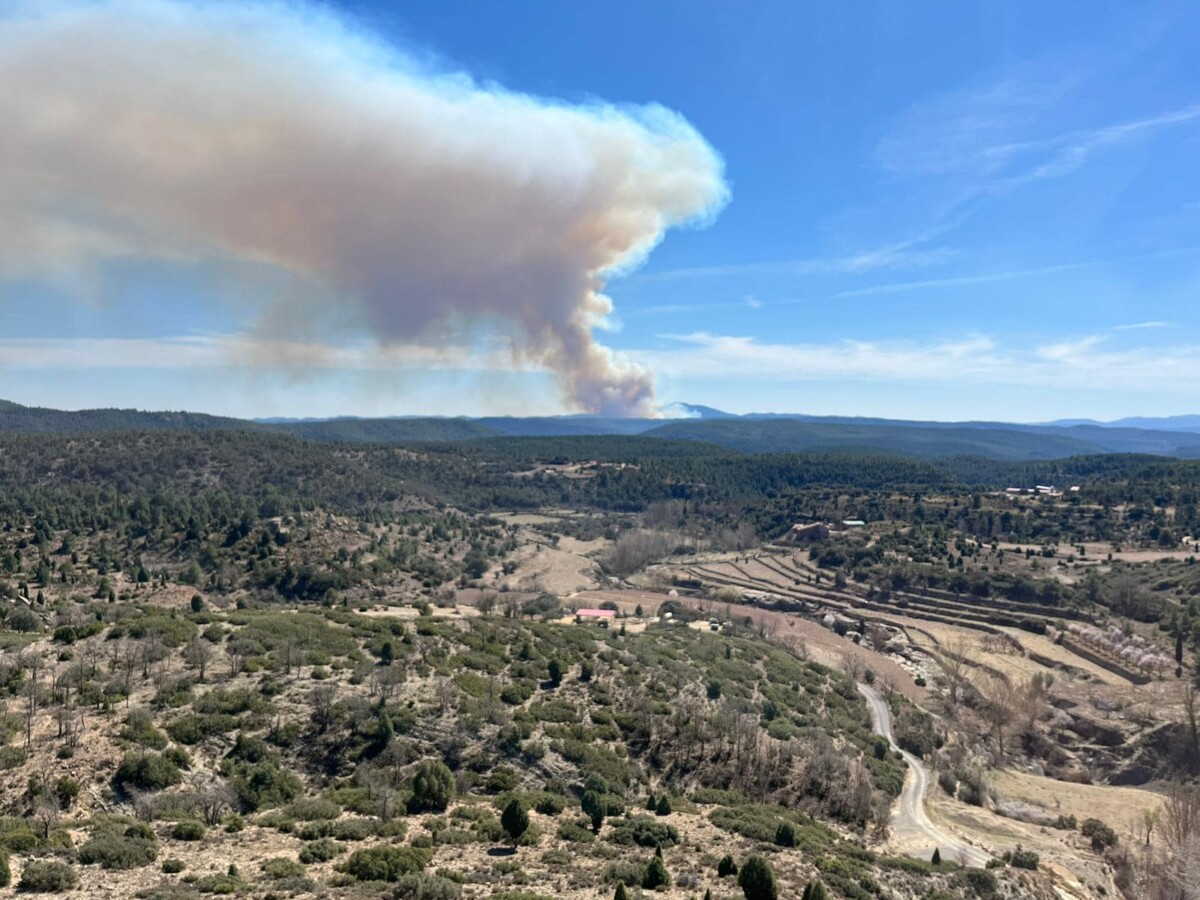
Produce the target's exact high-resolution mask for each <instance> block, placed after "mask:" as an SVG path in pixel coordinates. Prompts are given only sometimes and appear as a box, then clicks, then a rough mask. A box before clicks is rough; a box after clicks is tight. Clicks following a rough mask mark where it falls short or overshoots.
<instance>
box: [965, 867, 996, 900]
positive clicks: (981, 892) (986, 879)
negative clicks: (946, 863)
mask: <svg viewBox="0 0 1200 900" xmlns="http://www.w3.org/2000/svg"><path fill="white" fill-rule="evenodd" d="M962 878H963V881H964V882H966V884H967V887H969V888H970V889H971V890H972V891H974V892H975V893H976V894H977V895H978V896H980V897H990V896H992V895H993V894H995V893H996V876H995V875H993V874H992V873H991V872H989V871H988V870H987V869H967V870H966V871H964V872H963V875H962Z"/></svg>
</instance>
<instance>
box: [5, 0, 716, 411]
mask: <svg viewBox="0 0 1200 900" xmlns="http://www.w3.org/2000/svg"><path fill="white" fill-rule="evenodd" d="M5 8H7V9H9V10H10V11H9V12H8V14H2V13H0V279H2V278H9V279H13V278H34V279H37V278H47V277H50V276H51V275H53V276H55V277H63V276H64V273H71V277H73V278H76V279H79V280H80V281H82V282H86V280H87V277H88V276H87V273H88V272H91V271H95V270H96V267H98V266H102V265H104V264H106V263H112V262H114V261H115V262H128V261H133V262H138V261H154V262H166V263H185V264H187V263H195V262H198V261H212V260H217V261H221V260H229V261H234V262H237V263H250V264H254V265H258V264H265V265H267V266H269V267H273V268H274V269H279V270H283V271H286V272H289V273H292V274H293V275H295V276H299V277H300V279H302V280H303V282H304V283H306V284H312V285H318V286H320V291H317V292H289V293H288V294H287V295H281V296H276V297H274V298H273V299H272V300H271V301H270V304H269V305H268V306H267V308H266V309H265V310H262V311H261V320H260V321H261V323H269V325H267V324H264V325H263V326H262V327H269V329H270V330H271V333H272V336H273V337H281V338H286V337H288V336H289V333H293V334H299V333H301V332H304V331H305V330H306V329H307V330H311V329H312V328H313V327H314V326H313V323H314V322H317V321H325V320H328V321H330V322H333V321H337V322H340V323H342V324H348V325H350V326H352V327H354V328H357V329H365V330H366V331H367V332H368V333H370V334H371V335H373V336H374V338H375V339H376V340H377V341H378V342H379V344H380V346H381V347H382V348H385V349H386V348H387V347H388V346H392V345H397V344H400V343H411V342H412V341H413V340H425V341H432V342H437V341H445V340H448V336H449V335H452V334H459V333H462V332H463V330H464V329H465V330H467V331H470V330H471V329H476V330H478V329H487V328H489V327H500V328H501V329H506V332H507V334H508V336H509V339H510V340H511V341H512V345H513V352H514V353H515V354H516V355H517V357H518V358H519V361H521V362H525V363H532V364H534V365H539V366H546V367H549V368H550V369H552V370H553V371H554V372H555V373H557V375H558V376H559V378H560V380H561V383H562V386H563V390H564V394H565V396H566V398H567V401H568V402H569V403H570V404H571V405H572V406H574V407H576V408H580V409H583V410H586V411H589V412H596V413H607V414H647V413H650V412H652V410H653V399H654V389H653V382H652V379H651V377H650V375H649V373H648V372H646V371H643V370H639V369H637V368H636V367H633V366H622V365H618V364H617V363H616V362H614V360H613V357H612V355H611V353H610V352H609V351H608V350H607V349H606V348H605V347H603V346H601V345H600V344H598V343H597V342H596V341H595V340H594V338H593V334H592V332H593V329H594V328H595V327H597V325H599V324H601V323H602V322H603V319H604V317H605V316H606V315H607V314H608V313H609V312H610V311H611V304H610V302H609V300H608V298H606V297H605V296H604V294H603V293H602V290H603V285H604V279H605V277H606V275H607V274H609V273H611V272H613V271H619V270H622V269H628V268H630V267H633V266H636V265H637V264H638V263H639V262H640V261H641V260H642V259H643V258H644V257H645V255H646V254H647V253H648V252H649V251H650V250H651V249H652V248H653V247H654V246H655V244H656V243H657V242H658V241H659V240H660V239H661V238H662V236H663V234H664V232H665V231H666V229H668V228H670V227H671V226H673V225H679V224H683V223H689V222H697V221H703V220H705V219H706V218H708V217H710V216H712V215H713V214H715V212H716V211H717V210H718V209H719V208H720V206H721V205H722V204H723V202H724V200H725V198H726V194H727V191H726V186H725V183H724V180H723V172H722V164H721V160H720V158H719V157H718V156H717V154H716V153H715V152H714V151H713V150H712V148H711V147H710V146H709V145H708V144H707V143H706V142H705V141H704V140H703V139H702V138H701V137H700V136H699V135H698V134H697V133H696V131H695V130H694V129H693V128H692V127H691V126H690V125H688V123H687V122H685V121H684V120H683V119H682V118H681V117H680V116H678V115H677V114H675V113H673V112H670V111H668V110H666V109H663V108H661V107H658V106H646V107H637V108H627V107H615V106H610V105H605V104H601V103H580V104H567V103H559V102H555V101H551V100H547V99H543V98H539V97H532V96H528V95H523V94H518V93H513V92H510V91H506V90H503V89H501V88H498V87H496V86H493V85H490V84H479V83H477V82H475V81H473V80H472V79H470V78H469V77H467V76H464V75H462V74H455V73H446V72H443V71H437V70H435V69H434V68H433V67H431V66H430V65H428V64H427V63H425V62H422V61H421V60H420V59H419V58H417V57H416V56H415V55H409V54H405V53H402V52H400V51H397V50H395V49H392V48H388V47H385V46H384V45H383V44H382V42H380V41H376V40H373V39H372V38H370V37H369V36H366V35H363V34H362V33H359V32H356V31H354V30H353V29H352V28H350V27H348V26H347V25H346V24H345V23H344V22H342V21H340V20H338V19H337V18H336V17H334V16H333V15H332V14H330V13H328V12H326V11H322V10H320V9H314V8H312V7H307V6H304V7H301V6H297V5H292V4H270V3H257V2H256V3H237V4H231V3H208V4H198V3H196V4H193V3H185V2H177V0H100V2H87V3H83V2H77V3H65V4H64V3H60V2H55V0H40V2H29V3H18V4H17V5H16V7H15V8H13V7H11V6H10V7H4V6H3V4H0V9H5ZM314 294H319V295H320V296H322V297H324V298H326V299H325V300H324V301H323V302H322V303H321V304H314V303H313V301H312V300H311V296H313V295H314ZM301 296H305V297H309V299H301ZM319 327H324V326H319Z"/></svg>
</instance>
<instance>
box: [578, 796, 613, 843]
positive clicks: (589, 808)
mask: <svg viewBox="0 0 1200 900" xmlns="http://www.w3.org/2000/svg"><path fill="white" fill-rule="evenodd" d="M581 805H582V806H583V811H584V812H585V813H586V814H587V816H588V818H589V819H591V820H592V831H594V832H595V833H596V834H599V833H600V826H601V825H603V824H604V816H605V813H607V812H608V804H607V802H606V801H605V799H604V795H603V794H601V793H600V792H599V791H585V792H584V795H583V800H582V801H581Z"/></svg>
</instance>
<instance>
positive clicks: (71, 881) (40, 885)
mask: <svg viewBox="0 0 1200 900" xmlns="http://www.w3.org/2000/svg"><path fill="white" fill-rule="evenodd" d="M78 886H79V876H78V875H77V874H76V873H75V868H74V867H73V866H71V865H68V864H67V863H64V862H58V861H57V860H34V861H32V862H30V863H29V864H28V865H26V866H25V869H24V870H23V871H22V872H21V881H20V883H18V884H17V889H18V890H21V891H29V892H32V893H40V894H57V893H59V892H61V891H69V890H71V889H73V888H75V887H78Z"/></svg>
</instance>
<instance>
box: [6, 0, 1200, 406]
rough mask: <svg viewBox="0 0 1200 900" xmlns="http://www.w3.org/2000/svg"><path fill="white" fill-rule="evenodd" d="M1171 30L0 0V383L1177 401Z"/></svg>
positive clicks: (657, 399) (1180, 274)
mask: <svg viewBox="0 0 1200 900" xmlns="http://www.w3.org/2000/svg"><path fill="white" fill-rule="evenodd" d="M464 22H465V23H466V24H467V25H469V27H464ZM1197 27H1200V10H1197V9H1195V8H1188V7H1180V6H1177V5H1172V4H1169V3H1160V4H1152V5H1149V6H1145V7H1139V8H1137V9H1136V10H1134V9H1124V8H1119V7H1116V8H1108V9H1098V10H1094V11H1092V13H1091V14H1090V15H1089V16H1087V17H1086V18H1080V17H1079V16H1078V15H1077V14H1076V12H1075V11H1074V10H1071V9H1068V8H1054V7H1044V6H1037V7H1033V6H1030V7H1019V6H1014V7H1005V8H1003V9H985V8H973V7H965V6H964V7H953V8H949V9H934V8H921V7H914V8H910V9H902V8H899V7H894V6H887V7H882V6H881V7H879V8H877V9H874V10H871V11H867V12H862V11H858V10H854V11H850V10H842V9H835V8H816V7H812V8H800V7H797V6H796V5H795V4H789V3H784V2H777V0H767V2H761V3H755V4H746V5H737V6H729V7H716V8H711V7H710V8H707V9H705V10H703V11H702V12H698V11H697V10H696V9H695V8H694V7H691V6H689V5H687V4H682V3H671V2H668V3H663V4H656V5H655V6H654V7H653V8H652V9H649V10H646V9H644V8H643V7H641V6H640V5H636V4H632V3H627V2H616V3H612V4H604V5H603V7H600V6H595V7H590V6H583V5H576V4H572V5H570V6H562V7H549V8H547V7H542V6H537V7H535V6H504V7H498V6H492V5H487V4H466V5H458V4H445V5H443V4H438V5H436V6H435V5H427V4H412V3H402V4H382V3H378V2H372V0H342V2H327V3H321V4H299V3H290V2H284V3H263V2H258V0H229V2H220V3H210V4H200V3H195V2H189V0H152V2H133V0H100V2H83V0H78V2H76V0H67V2H63V3H56V4H53V5H52V6H47V5H45V4H40V3H36V2H32V0H18V2H14V3H9V4H5V5H4V8H3V11H0V79H3V80H4V82H5V83H6V84H11V85H13V86H14V88H15V89H14V90H11V91H7V92H5V94H4V96H2V97H0V115H3V116H4V120H5V122H6V141H5V142H4V144H3V146H0V234H2V236H3V238H4V240H3V241H0V325H2V327H0V396H8V397H12V398H13V399H14V400H17V401H18V402H21V403H24V404H27V405H37V406H46V407H53V408H63V409H78V408H89V407H91V408H95V407H137V408H141V409H192V410H200V411H205V412H210V413H214V414H220V415H232V416H238V417H243V418H248V417H278V416H288V417H329V416H336V415H357V416H381V415H416V416H421V415H433V414H447V413H449V414H451V415H467V416H483V415H558V414H572V413H578V412H593V413H598V414H606V415H640V414H647V413H652V412H653V411H654V410H655V409H658V408H660V407H662V406H664V405H667V404H670V403H672V402H679V401H685V402H693V403H702V404H705V405H710V406H713V407H716V408H719V409H723V410H727V411H729V412H732V413H738V414H744V413H747V412H761V411H763V410H784V411H788V410H802V411H803V413H804V414H809V415H845V416H864V417H882V418H900V419H924V420H933V421H962V420H970V419H988V420H995V421H1013V422H1017V421H1037V422H1043V421H1049V420H1054V419H1060V418H1087V419H1096V420H1100V421H1109V420H1113V419H1119V418H1124V417H1129V416H1169V415H1179V414H1187V413H1188V411H1189V410H1193V409H1195V408H1196V403H1195V400H1194V397H1195V389H1196V386H1197V385H1198V384H1200V320H1198V319H1197V317H1196V315H1195V313H1194V296H1195V290H1196V286H1197V282H1198V279H1200V238H1198V237H1197V234H1196V232H1197V226H1200V172H1198V171H1197V169H1196V167H1195V165H1194V158H1195V146H1196V142H1197V140H1198V139H1200V72H1198V71H1197V70H1196V69H1195V67H1194V66H1193V65H1191V52H1192V48H1191V46H1190V44H1191V42H1190V40H1189V36H1190V35H1191V34H1194V33H1196V30H1197ZM597 47H603V48H605V50H604V52H597V50H596V48H597ZM214 61H216V62H218V63H219V64H217V65H213V62H214ZM618 61H619V64H616V63H617V62H618ZM98 73H100V74H98ZM50 111H54V112H53V114H51V113H50Z"/></svg>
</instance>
